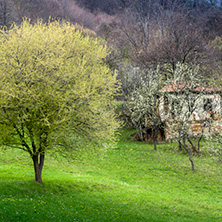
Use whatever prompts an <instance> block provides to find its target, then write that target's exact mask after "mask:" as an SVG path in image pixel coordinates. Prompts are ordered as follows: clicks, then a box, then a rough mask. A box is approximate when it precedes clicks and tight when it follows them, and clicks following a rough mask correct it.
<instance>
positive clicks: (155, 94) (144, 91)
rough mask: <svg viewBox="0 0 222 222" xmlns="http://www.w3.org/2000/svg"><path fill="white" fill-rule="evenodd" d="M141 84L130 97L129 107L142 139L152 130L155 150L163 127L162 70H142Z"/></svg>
mask: <svg viewBox="0 0 222 222" xmlns="http://www.w3.org/2000/svg"><path fill="white" fill-rule="evenodd" d="M137 70H138V71H139V72H140V84H138V83H137V85H134V89H133V90H132V92H131V93H130V94H129V97H128V108H129V112H130V116H131V120H132V123H133V125H134V127H135V128H136V129H137V133H138V135H139V138H140V140H144V137H145V136H146V134H147V132H148V131H149V130H151V132H152V139H153V143H154V150H156V149H157V135H158V132H159V131H160V129H161V127H162V121H161V117H160V113H159V102H160V100H159V95H160V94H159V89H160V87H161V84H162V81H161V75H160V70H159V68H157V69H156V70H140V69H137Z"/></svg>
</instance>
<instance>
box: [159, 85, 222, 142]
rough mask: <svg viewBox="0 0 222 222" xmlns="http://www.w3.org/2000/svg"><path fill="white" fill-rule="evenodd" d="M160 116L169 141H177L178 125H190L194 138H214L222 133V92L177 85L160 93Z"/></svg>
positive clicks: (167, 87) (189, 131)
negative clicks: (205, 136)
mask: <svg viewBox="0 0 222 222" xmlns="http://www.w3.org/2000/svg"><path fill="white" fill-rule="evenodd" d="M159 92H160V95H161V96H160V105H159V112H160V117H161V120H162V121H163V122H164V124H165V132H164V133H165V138H166V139H170V138H173V137H174V136H173V134H174V132H173V127H172V125H173V124H175V122H177V123H178V122H179V121H180V122H181V123H185V122H186V125H187V126H186V127H188V133H189V135H190V136H200V135H209V134H211V135H214V134H218V133H219V132H220V131H222V120H221V113H222V90H220V89H217V88H211V87H203V86H192V85H191V84H189V83H184V82H177V83H172V84H169V85H167V86H165V87H163V88H162V89H161V90H160V91H159Z"/></svg>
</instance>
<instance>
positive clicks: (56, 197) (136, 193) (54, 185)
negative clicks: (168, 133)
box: [0, 141, 222, 222]
mask: <svg viewBox="0 0 222 222" xmlns="http://www.w3.org/2000/svg"><path fill="white" fill-rule="evenodd" d="M170 147H172V145H168V144H162V145H160V146H159V148H158V151H157V152H155V151H153V149H152V145H147V144H145V143H134V142H130V141H120V142H119V143H118V144H117V147H116V148H115V149H110V150H108V151H107V152H106V153H105V154H96V155H93V154H92V153H87V154H85V155H84V158H83V160H82V161H75V162H74V163H70V162H67V161H66V160H63V159H61V160H60V161H58V160H55V159H53V158H49V156H48V157H47V158H46V164H45V168H44V172H43V181H44V185H39V184H37V183H35V182H33V180H32V179H33V166H32V162H31V160H30V159H29V157H28V156H27V155H26V153H24V154H23V152H22V151H19V150H14V151H13V152H12V151H0V221H1V220H2V221H16V222H17V221H33V222H34V221H79V222H80V221H95V222H98V221H101V222H102V221H128V222H129V221H133V222H134V221H158V222H159V221H181V222H185V221H206V222H209V221H211V222H212V221H217V222H218V221H222V174H221V171H222V165H221V164H218V163H216V162H213V161H212V160H210V159H208V158H203V157H202V158H195V163H196V167H197V169H196V171H195V172H192V171H191V170H190V163H189V161H188V158H187V157H186V156H184V155H181V154H176V153H174V152H173V151H171V149H170ZM14 156H15V157H14Z"/></svg>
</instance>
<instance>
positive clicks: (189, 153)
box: [183, 144, 195, 171]
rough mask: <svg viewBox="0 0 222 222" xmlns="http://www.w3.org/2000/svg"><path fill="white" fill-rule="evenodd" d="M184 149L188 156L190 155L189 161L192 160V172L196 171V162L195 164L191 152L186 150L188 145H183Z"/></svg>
mask: <svg viewBox="0 0 222 222" xmlns="http://www.w3.org/2000/svg"><path fill="white" fill-rule="evenodd" d="M183 147H184V149H185V150H186V151H187V154H188V157H189V160H190V163H191V167H192V170H193V171H194V170H195V165H194V162H193V160H192V157H191V152H190V151H189V150H188V149H187V148H186V144H183Z"/></svg>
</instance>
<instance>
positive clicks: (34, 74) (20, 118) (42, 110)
mask: <svg viewBox="0 0 222 222" xmlns="http://www.w3.org/2000/svg"><path fill="white" fill-rule="evenodd" d="M0 48H1V50H0V53H1V56H0V64H1V65H0V78H1V82H0V131H1V138H0V142H1V144H2V145H4V146H6V147H12V148H18V149H21V150H24V151H26V152H28V153H29V155H30V156H31V158H32V160H33V163H34V169H35V180H36V181H38V182H39V183H42V169H43V165H44V158H45V154H46V152H47V150H48V149H55V150H57V151H61V152H62V153H64V152H65V151H68V152H69V151H71V150H73V149H74V148H76V147H78V146H83V145H84V143H83V142H87V145H89V144H92V143H100V144H101V143H106V142H108V141H109V140H112V139H113V135H114V131H115V129H116V128H117V127H118V123H117V121H116V119H115V115H114V106H113V105H112V104H113V94H115V92H116V90H117V86H116V85H117V84H116V75H115V74H112V73H111V71H110V70H109V68H108V67H107V66H106V65H105V63H104V59H105V57H106V55H107V49H106V46H105V45H104V43H103V42H101V41H99V40H98V39H96V38H91V37H88V36H86V35H85V34H83V33H82V32H81V31H79V30H77V29H76V28H75V27H74V26H72V25H70V24H67V23H62V24H61V23H60V22H52V23H48V24H43V23H41V22H39V23H38V24H34V25H31V24H30V23H29V22H28V21H24V22H23V23H22V24H21V25H20V26H19V27H18V26H14V28H13V29H11V30H9V31H5V32H4V31H2V32H1V33H0ZM68 148H71V149H68Z"/></svg>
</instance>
